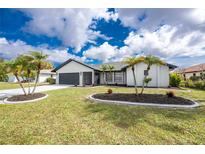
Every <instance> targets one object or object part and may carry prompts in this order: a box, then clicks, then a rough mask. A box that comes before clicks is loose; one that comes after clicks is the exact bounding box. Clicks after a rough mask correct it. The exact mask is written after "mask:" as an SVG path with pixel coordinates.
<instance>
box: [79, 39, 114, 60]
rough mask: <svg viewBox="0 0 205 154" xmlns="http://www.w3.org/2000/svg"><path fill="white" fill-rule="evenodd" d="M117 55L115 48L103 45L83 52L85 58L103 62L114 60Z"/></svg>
mask: <svg viewBox="0 0 205 154" xmlns="http://www.w3.org/2000/svg"><path fill="white" fill-rule="evenodd" d="M116 54H117V47H116V46H112V45H110V44H108V42H105V43H103V44H102V45H100V46H99V47H91V48H90V49H88V50H86V51H84V52H83V55H84V56H85V57H86V58H92V59H98V60H102V61H104V62H108V61H110V60H111V58H114V57H115V56H116Z"/></svg>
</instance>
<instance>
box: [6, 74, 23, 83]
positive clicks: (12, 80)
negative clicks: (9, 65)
mask: <svg viewBox="0 0 205 154" xmlns="http://www.w3.org/2000/svg"><path fill="white" fill-rule="evenodd" d="M8 77H9V78H8V82H10V83H16V82H18V81H17V79H16V77H15V76H14V75H12V74H9V75H8ZM20 80H21V81H22V80H23V79H22V78H20Z"/></svg>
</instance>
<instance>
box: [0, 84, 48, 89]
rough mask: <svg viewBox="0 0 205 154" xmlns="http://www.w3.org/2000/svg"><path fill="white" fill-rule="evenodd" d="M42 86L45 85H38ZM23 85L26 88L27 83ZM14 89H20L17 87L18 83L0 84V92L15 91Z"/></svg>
mask: <svg viewBox="0 0 205 154" xmlns="http://www.w3.org/2000/svg"><path fill="white" fill-rule="evenodd" d="M42 84H45V83H41V84H39V85H42ZM23 85H24V86H25V87H27V86H28V84H27V83H23ZM15 88H20V86H19V84H18V83H8V82H0V90H5V89H15Z"/></svg>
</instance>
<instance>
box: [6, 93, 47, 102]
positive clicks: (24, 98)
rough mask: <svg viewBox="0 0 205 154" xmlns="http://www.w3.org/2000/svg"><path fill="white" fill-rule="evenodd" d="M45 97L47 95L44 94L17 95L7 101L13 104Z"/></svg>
mask: <svg viewBox="0 0 205 154" xmlns="http://www.w3.org/2000/svg"><path fill="white" fill-rule="evenodd" d="M45 95H46V94H42V93H34V94H32V95H16V96H12V97H10V98H8V99H7V100H8V101H12V102H18V101H28V100H34V99H37V98H41V97H44V96H45Z"/></svg>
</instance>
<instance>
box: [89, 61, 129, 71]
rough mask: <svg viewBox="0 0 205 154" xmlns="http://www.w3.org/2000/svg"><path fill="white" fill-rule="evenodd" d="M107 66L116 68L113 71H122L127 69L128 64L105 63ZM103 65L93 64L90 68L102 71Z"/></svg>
mask: <svg viewBox="0 0 205 154" xmlns="http://www.w3.org/2000/svg"><path fill="white" fill-rule="evenodd" d="M104 64H105V65H112V66H114V69H113V71H121V70H123V69H124V68H125V67H127V65H126V64H124V63H123V62H111V63H104ZM101 65H102V64H97V65H96V64H91V65H90V66H91V67H93V68H95V69H97V70H100V66H101Z"/></svg>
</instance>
